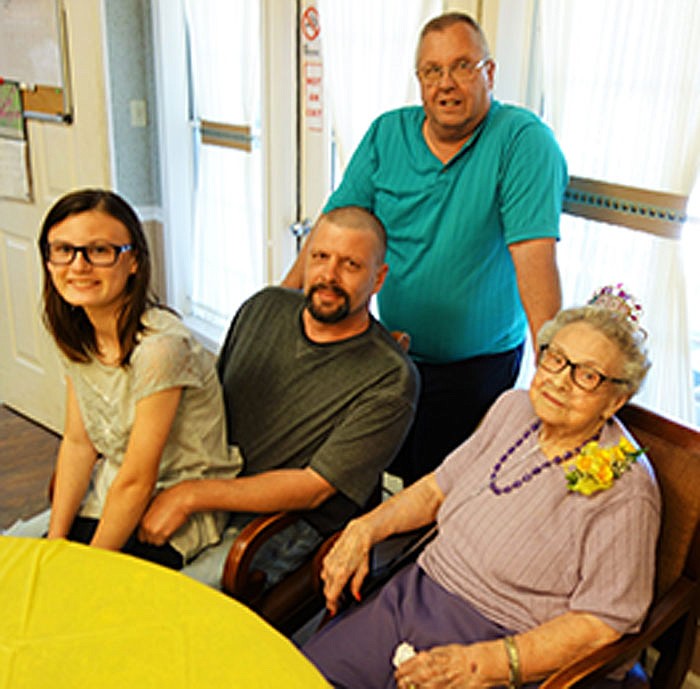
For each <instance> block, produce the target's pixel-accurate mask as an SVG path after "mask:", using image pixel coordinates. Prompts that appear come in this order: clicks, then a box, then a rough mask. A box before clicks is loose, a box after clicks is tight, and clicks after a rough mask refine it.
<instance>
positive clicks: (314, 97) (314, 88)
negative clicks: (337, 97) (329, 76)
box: [304, 62, 323, 132]
mask: <svg viewBox="0 0 700 689" xmlns="http://www.w3.org/2000/svg"><path fill="white" fill-rule="evenodd" d="M304 92H305V106H306V126H307V127H308V128H309V129H311V130H312V131H319V132H320V131H323V65H322V64H321V63H320V62H306V64H305V65H304Z"/></svg>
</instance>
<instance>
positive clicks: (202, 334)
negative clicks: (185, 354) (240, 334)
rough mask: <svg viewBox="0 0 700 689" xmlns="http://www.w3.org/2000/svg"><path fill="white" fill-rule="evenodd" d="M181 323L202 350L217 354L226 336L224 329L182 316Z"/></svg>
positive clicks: (201, 320)
mask: <svg viewBox="0 0 700 689" xmlns="http://www.w3.org/2000/svg"><path fill="white" fill-rule="evenodd" d="M182 322H183V323H184V324H185V325H186V326H187V327H188V328H189V329H190V331H191V332H192V334H193V335H194V336H195V338H196V339H197V341H198V342H199V343H200V344H201V345H202V347H204V349H206V350H208V351H209V352H211V353H212V354H214V355H216V354H218V353H219V350H220V349H221V344H222V343H223V341H224V337H225V336H226V330H225V329H224V328H220V327H219V326H217V325H213V324H212V323H208V322H207V321H205V320H203V319H201V318H197V317H196V316H183V318H182Z"/></svg>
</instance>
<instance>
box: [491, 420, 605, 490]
mask: <svg viewBox="0 0 700 689" xmlns="http://www.w3.org/2000/svg"><path fill="white" fill-rule="evenodd" d="M541 423H542V422H541V421H540V420H539V419H538V420H537V421H535V422H534V423H532V424H530V425H529V426H528V427H527V428H526V429H525V433H523V434H522V436H520V438H518V439H517V440H516V441H515V442H514V443H513V444H512V445H511V446H510V447H509V448H508V449H507V450H506V451H505V452H504V453H503V454H502V455H501V458H500V459H499V460H498V461H497V462H496V463H495V464H494V465H493V470H492V471H491V476H489V488H491V490H492V491H493V493H494V494H495V495H507V494H508V493H511V492H512V491H514V490H517V489H518V488H521V487H522V486H524V485H525V484H526V483H528V482H529V481H531V480H532V479H533V478H535V476H537V475H538V474H541V473H542V471H543V470H544V469H550V468H551V467H553V466H558V465H559V464H561V463H562V462H566V461H567V460H568V459H571V458H572V457H573V456H574V455H577V454H578V453H579V452H580V451H581V448H582V447H583V446H584V445H586V444H587V443H589V442H591V441H592V440H598V438H600V431H598V432H597V433H596V434H595V435H594V436H593V437H592V438H589V439H588V440H586V441H585V442H583V443H581V444H580V445H579V446H578V447H577V448H576V449H574V450H567V451H566V452H565V453H564V454H563V455H557V456H556V457H553V458H552V459H548V460H546V461H545V462H542V464H540V465H539V466H536V467H534V468H533V469H531V470H530V471H526V472H525V473H524V474H523V475H522V476H521V477H520V478H519V479H516V480H515V481H513V483H511V484H510V485H509V486H504V487H503V488H499V487H498V486H497V485H496V478H498V472H499V471H500V470H501V469H502V468H503V465H504V464H505V463H506V462H507V461H508V459H510V457H512V456H513V454H514V453H515V451H516V450H517V449H518V448H519V447H520V446H521V445H522V444H523V443H524V442H525V441H526V440H527V439H528V438H529V437H530V436H531V435H532V434H533V433H535V432H536V431H537V430H538V429H539V427H540V425H541Z"/></svg>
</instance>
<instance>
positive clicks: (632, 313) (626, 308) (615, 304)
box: [588, 282, 646, 335]
mask: <svg viewBox="0 0 700 689" xmlns="http://www.w3.org/2000/svg"><path fill="white" fill-rule="evenodd" d="M588 306H597V307H599V308H601V309H608V310H609V311H615V312H616V313H619V314H621V315H622V316H623V317H624V318H626V319H627V320H628V321H629V322H630V325H632V327H633V328H634V329H635V330H639V331H641V332H642V333H644V335H646V332H645V330H644V328H642V327H641V325H640V323H639V319H640V318H641V316H642V313H643V310H642V305H641V304H640V303H639V302H638V301H637V300H636V299H635V298H634V297H633V296H632V295H631V294H630V293H629V292H627V291H626V290H625V289H624V288H623V286H622V283H621V282H619V283H618V284H617V285H606V286H605V287H601V288H600V289H599V290H597V291H596V292H594V294H593V296H592V297H591V298H590V299H589V300H588Z"/></svg>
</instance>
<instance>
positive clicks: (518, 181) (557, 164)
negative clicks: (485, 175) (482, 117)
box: [499, 119, 568, 244]
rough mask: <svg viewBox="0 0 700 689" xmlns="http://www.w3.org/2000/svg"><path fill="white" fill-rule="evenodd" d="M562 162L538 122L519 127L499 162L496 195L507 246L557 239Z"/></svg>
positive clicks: (563, 180)
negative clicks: (537, 240) (499, 172)
mask: <svg viewBox="0 0 700 689" xmlns="http://www.w3.org/2000/svg"><path fill="white" fill-rule="evenodd" d="M567 181H568V174H567V168H566V161H565V159H564V156H563V154H562V152H561V149H560V148H559V145H558V144H557V142H556V140H555V138H554V135H553V134H552V132H551V130H550V129H549V128H548V127H547V126H546V125H545V124H544V123H542V122H540V121H539V120H535V119H533V120H531V121H529V122H527V123H526V124H525V125H524V126H522V127H521V128H520V129H519V130H518V132H517V134H516V135H515V136H514V137H513V138H512V140H511V142H510V145H509V146H508V148H507V150H506V152H505V154H504V160H503V167H502V170H501V175H500V184H499V196H500V199H499V201H500V203H499V206H500V213H501V221H502V223H503V227H504V234H505V240H506V243H507V244H513V243H515V242H520V241H525V240H528V239H536V238H543V237H553V238H558V237H559V217H560V215H561V208H562V202H563V198H564V191H565V189H566V184H567Z"/></svg>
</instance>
